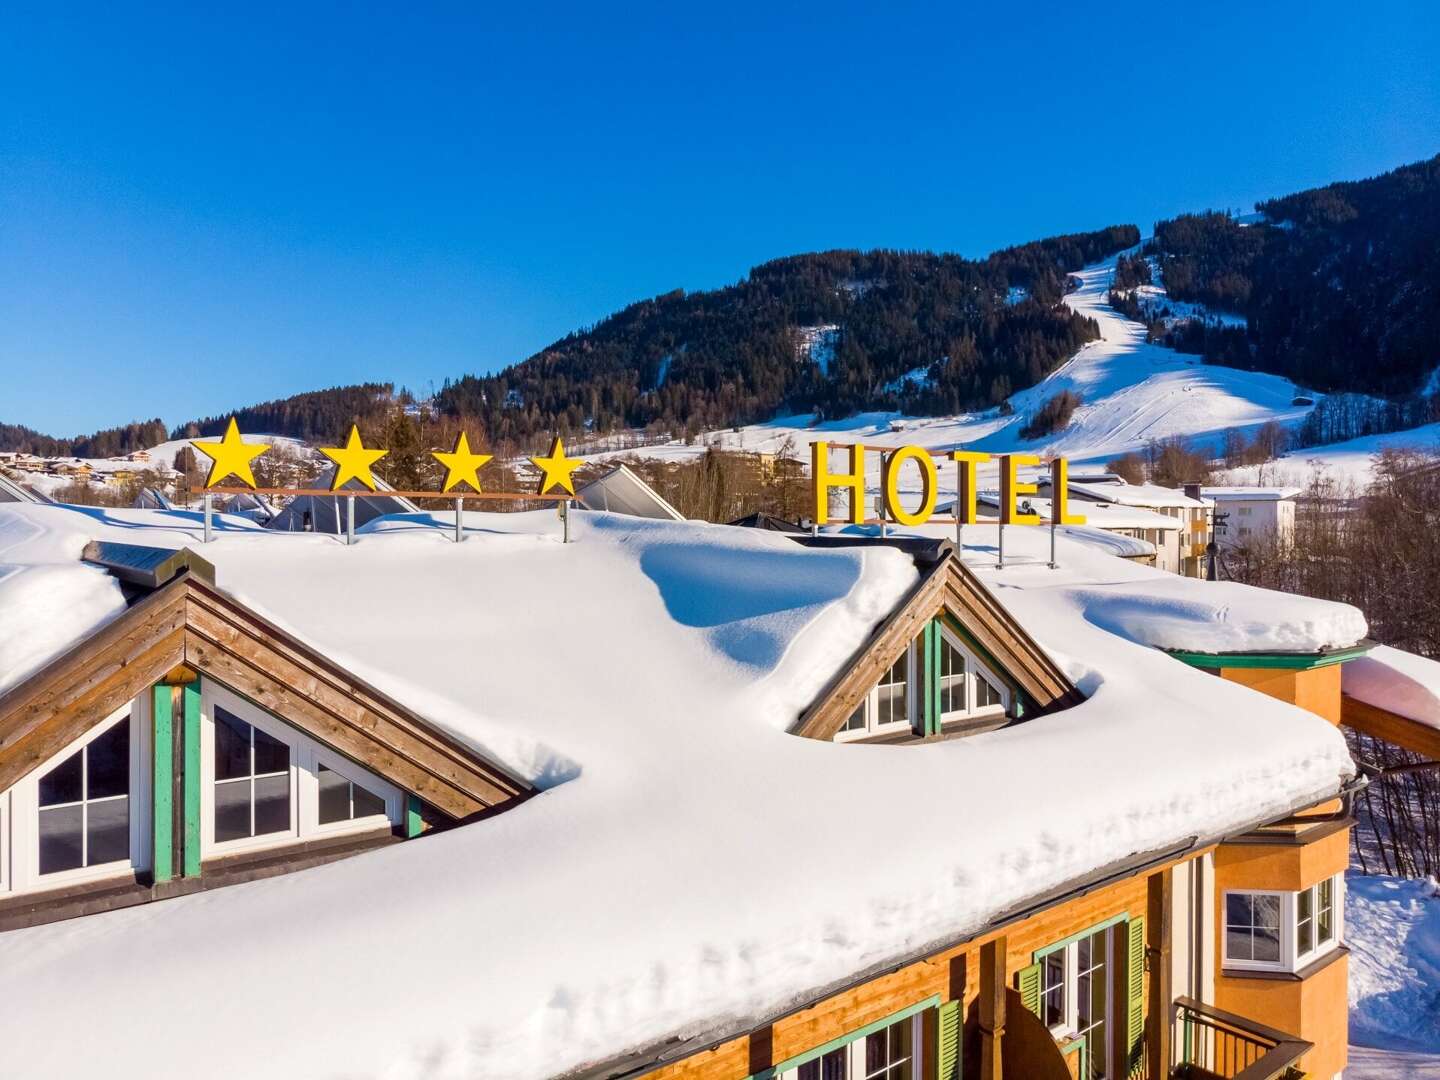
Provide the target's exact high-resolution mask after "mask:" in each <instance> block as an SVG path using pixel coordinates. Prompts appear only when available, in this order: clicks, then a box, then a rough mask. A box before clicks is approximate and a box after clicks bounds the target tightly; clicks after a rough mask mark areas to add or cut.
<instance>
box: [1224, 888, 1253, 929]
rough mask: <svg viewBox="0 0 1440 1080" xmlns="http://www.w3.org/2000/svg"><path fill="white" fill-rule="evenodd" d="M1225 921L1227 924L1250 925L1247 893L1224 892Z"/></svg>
mask: <svg viewBox="0 0 1440 1080" xmlns="http://www.w3.org/2000/svg"><path fill="white" fill-rule="evenodd" d="M1225 922H1226V924H1227V925H1229V926H1249V925H1251V918H1250V896H1249V894H1248V893H1226V894H1225Z"/></svg>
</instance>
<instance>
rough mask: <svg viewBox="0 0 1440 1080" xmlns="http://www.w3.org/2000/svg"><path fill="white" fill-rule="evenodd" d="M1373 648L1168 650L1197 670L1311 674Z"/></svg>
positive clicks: (1368, 643) (1352, 658)
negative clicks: (1263, 650) (1276, 670)
mask: <svg viewBox="0 0 1440 1080" xmlns="http://www.w3.org/2000/svg"><path fill="white" fill-rule="evenodd" d="M1371 648H1372V645H1371V643H1370V642H1365V643H1363V644H1360V645H1351V646H1350V647H1349V648H1348V649H1333V650H1331V651H1330V652H1321V653H1263V652H1251V653H1198V652H1185V651H1184V650H1182V649H1171V650H1168V651H1169V653H1170V655H1171V656H1173V657H1175V659H1176V660H1179V661H1181V662H1182V663H1186V664H1189V665H1190V666H1191V667H1198V668H1210V669H1214V668H1274V669H1278V670H1284V671H1311V670H1313V669H1315V668H1323V667H1330V666H1331V665H1332V664H1343V663H1345V661H1347V660H1354V659H1355V658H1356V657H1360V656H1364V655H1365V654H1366V653H1368V652H1369V651H1370V649H1371Z"/></svg>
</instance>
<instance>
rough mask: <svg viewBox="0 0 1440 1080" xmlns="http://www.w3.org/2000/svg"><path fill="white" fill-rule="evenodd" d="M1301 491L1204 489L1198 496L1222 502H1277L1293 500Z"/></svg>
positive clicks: (1262, 488) (1250, 488) (1263, 488)
mask: <svg viewBox="0 0 1440 1080" xmlns="http://www.w3.org/2000/svg"><path fill="white" fill-rule="evenodd" d="M1302 490H1303V489H1301V488H1298V487H1204V488H1201V489H1200V494H1202V495H1204V496H1205V497H1206V498H1207V499H1217V500H1220V501H1222V502H1229V501H1232V500H1238V501H1242V502H1279V501H1281V500H1283V499H1293V498H1295V497H1296V496H1297V495H1299V494H1300V492H1301V491H1302Z"/></svg>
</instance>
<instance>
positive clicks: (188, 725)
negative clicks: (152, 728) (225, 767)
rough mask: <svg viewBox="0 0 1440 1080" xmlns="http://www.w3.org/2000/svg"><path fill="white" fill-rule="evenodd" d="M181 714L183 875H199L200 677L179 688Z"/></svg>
mask: <svg viewBox="0 0 1440 1080" xmlns="http://www.w3.org/2000/svg"><path fill="white" fill-rule="evenodd" d="M180 693H181V695H182V697H183V698H184V701H183V704H184V710H183V712H184V717H185V765H184V769H185V772H184V774H183V779H184V784H185V876H186V877H199V876H200V680H199V679H196V680H195V681H194V682H191V683H186V684H185V685H184V686H183V687H181V689H180Z"/></svg>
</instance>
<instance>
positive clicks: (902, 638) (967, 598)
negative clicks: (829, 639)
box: [791, 552, 1084, 739]
mask: <svg viewBox="0 0 1440 1080" xmlns="http://www.w3.org/2000/svg"><path fill="white" fill-rule="evenodd" d="M942 611H944V612H948V613H949V614H950V615H951V617H952V618H954V619H955V621H956V622H958V623H959V624H960V626H962V627H963V628H964V630H965V631H966V633H968V634H969V635H970V636H972V637H973V638H974V639H975V641H976V643H977V644H979V645H980V647H981V648H982V649H983V650H984V651H985V652H986V653H988V654H989V656H990V658H992V659H993V660H994V661H995V663H996V664H997V665H998V666H999V668H1000V671H999V674H1000V675H1001V676H1002V677H1003V678H1005V679H1006V680H1008V681H1009V682H1011V683H1012V684H1013V685H1014V686H1017V687H1019V689H1020V690H1021V691H1022V692H1023V693H1024V694H1026V695H1027V696H1028V697H1029V698H1030V699H1031V700H1032V701H1033V702H1034V703H1035V706H1036V708H1037V709H1038V710H1039V711H1040V712H1050V711H1053V710H1056V709H1062V708H1067V707H1069V706H1070V705H1075V704H1078V703H1079V702H1081V701H1083V700H1084V696H1083V695H1082V694H1081V693H1080V691H1079V690H1077V689H1076V688H1075V686H1074V684H1073V683H1071V682H1070V680H1069V679H1068V678H1066V676H1065V673H1064V672H1063V671H1061V670H1060V668H1059V666H1058V665H1057V664H1056V663H1055V662H1054V661H1053V660H1051V659H1050V657H1049V656H1048V655H1047V654H1046V653H1045V651H1044V650H1043V649H1041V648H1040V646H1039V645H1037V644H1036V643H1035V640H1034V639H1033V638H1031V637H1030V635H1029V634H1028V633H1026V631H1025V628H1024V627H1022V626H1021V625H1020V624H1019V623H1018V622H1017V621H1016V620H1015V617H1014V616H1012V615H1011V614H1010V613H1009V612H1008V611H1007V610H1006V609H1005V608H1004V607H1003V606H1002V605H1001V604H1000V602H999V601H997V600H996V599H995V598H994V597H993V596H992V595H990V591H989V590H988V589H986V588H985V586H984V584H982V583H981V581H980V580H979V579H978V578H977V577H976V576H975V575H974V574H973V573H972V572H971V571H970V570H969V569H968V568H966V567H965V565H964V564H963V563H961V562H960V560H959V559H957V558H956V557H955V555H954V553H953V552H948V553H947V554H946V555H945V557H944V558H942V559H940V560H939V561H938V562H936V563H935V564H934V565H933V566H931V567H930V568H929V569H927V570H926V572H925V574H924V576H923V577H922V578H921V579H920V581H919V583H918V584H917V585H916V586H915V587H914V588H913V589H912V590H911V591H910V593H909V595H907V596H906V597H905V599H904V600H902V601H901V602H900V605H899V606H898V607H897V608H896V609H895V610H894V611H893V612H891V613H890V615H889V616H887V617H886V619H885V620H884V621H883V622H882V623H881V624H880V625H879V626H878V627H877V628H876V630H875V633H874V634H873V635H872V636H871V638H870V640H869V641H867V642H866V643H865V644H864V645H862V646H861V647H860V648H859V649H858V650H856V652H855V654H854V655H853V656H852V657H851V658H850V661H849V662H848V663H847V664H846V665H845V667H844V669H842V670H841V671H840V673H839V674H837V675H836V676H835V677H834V678H833V679H831V680H830V682H829V683H828V684H827V685H826V687H825V689H824V690H822V691H821V692H820V695H819V696H818V697H817V698H816V699H815V701H814V703H813V704H811V706H810V707H809V708H808V709H806V710H805V712H804V713H802V714H801V716H800V719H799V721H798V722H797V723H796V724H795V725H794V726H793V727H792V728H791V732H792V733H793V734H796V735H803V736H805V737H806V738H811V739H830V738H833V737H834V735H835V733H836V732H837V731H839V730H840V727H841V725H842V724H844V723H845V720H846V718H847V717H849V715H850V714H851V713H853V712H854V711H855V708H856V706H858V705H859V704H860V702H861V700H862V699H863V698H864V696H865V695H866V694H868V693H869V692H870V688H871V687H872V686H874V685H875V683H876V682H877V681H878V680H879V679H880V676H881V675H883V674H884V672H885V671H886V669H888V668H889V667H890V665H892V664H893V663H894V662H895V660H896V659H897V658H898V657H899V656H900V655H901V654H902V653H903V652H904V651H905V648H906V647H907V646H908V645H909V644H910V642H911V641H913V640H914V639H915V638H916V637H918V636H919V634H920V632H921V630H922V629H923V628H924V626H925V624H926V623H927V622H929V621H930V620H931V619H933V618H934V617H935V616H937V615H939V614H940V613H941V612H942Z"/></svg>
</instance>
